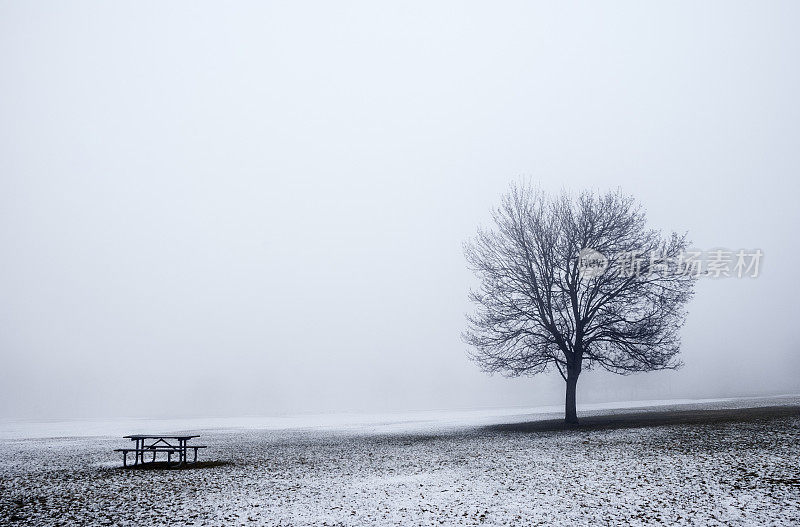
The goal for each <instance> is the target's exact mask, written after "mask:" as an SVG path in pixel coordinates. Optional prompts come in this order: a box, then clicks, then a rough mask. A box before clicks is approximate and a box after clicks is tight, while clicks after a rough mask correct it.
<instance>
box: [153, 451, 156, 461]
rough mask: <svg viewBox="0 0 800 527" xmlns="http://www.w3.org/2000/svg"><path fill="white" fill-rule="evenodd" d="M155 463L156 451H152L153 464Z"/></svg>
mask: <svg viewBox="0 0 800 527" xmlns="http://www.w3.org/2000/svg"><path fill="white" fill-rule="evenodd" d="M155 462H156V451H155V450H153V463H155Z"/></svg>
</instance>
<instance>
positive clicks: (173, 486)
mask: <svg viewBox="0 0 800 527" xmlns="http://www.w3.org/2000/svg"><path fill="white" fill-rule="evenodd" d="M756 407H761V408H762V410H753V411H748V412H745V413H742V412H739V413H735V410H734V409H736V408H756ZM775 407H781V408H778V409H777V410H776V409H775ZM706 409H710V410H714V409H715V410H718V413H717V414H715V415H718V416H719V415H722V416H726V415H727V414H725V413H724V412H733V413H731V414H730V416H728V417H729V418H725V419H717V420H714V421H713V422H708V423H704V424H697V423H692V424H685V423H682V422H681V421H680V420H677V421H675V422H669V420H665V421H664V422H663V423H661V426H649V427H639V428H628V427H624V426H623V427H603V426H600V427H597V428H593V429H583V430H555V429H547V427H546V426H545V427H540V428H541V429H535V428H536V427H534V429H531V428H526V426H523V425H520V426H514V425H512V426H507V427H497V426H492V425H496V424H500V423H512V424H513V423H526V422H531V421H534V422H536V421H541V420H543V419H552V418H554V417H559V415H558V414H557V413H555V412H560V409H558V408H538V409H519V408H517V409H508V410H484V411H473V412H416V413H413V414H394V415H388V416H386V415H384V416H363V415H360V416H359V415H350V416H304V417H287V418H279V419H256V418H252V419H215V420H180V421H165V420H158V421H143V420H124V421H123V420H118V421H99V420H93V421H51V422H46V423H41V422H21V421H13V422H12V421H6V422H3V423H0V524H5V523H11V524H15V525H94V524H96V525H163V524H181V525H187V524H189V525H191V524H195V525H393V524H403V525H442V524H444V525H462V524H463V525H480V524H483V525H536V524H553V523H556V524H568V525H583V524H586V525H589V524H591V525H595V524H618V523H621V522H625V523H634V524H635V523H651V522H664V523H678V524H712V525H713V524H719V525H723V524H725V525H730V524H741V525H754V524H759V525H760V524H770V523H775V524H787V525H791V524H798V523H800V466H799V465H798V463H800V426H799V425H800V397H782V398H759V399H739V400H715V401H702V402H687V401H660V402H651V403H648V404H647V405H643V404H642V403H636V404H616V405H605V406H603V405H598V406H596V407H593V408H586V407H584V412H583V414H582V415H598V414H602V415H607V414H618V415H619V414H625V415H628V414H637V412H638V414H637V415H642V416H644V415H652V412H653V411H654V410H658V411H660V412H662V413H663V411H665V410H666V411H668V412H684V414H686V412H687V410H706ZM720 411H721V412H722V413H720ZM684 414H681V415H684ZM659 415H661V414H659ZM676 415H677V414H676ZM686 415H688V414H686ZM693 415H695V417H696V415H700V414H693ZM634 417H635V416H634ZM142 431H148V432H153V431H160V432H179V431H193V432H198V433H200V434H201V435H202V438H201V440H202V443H203V444H207V445H209V446H210V448H209V449H208V451H207V452H204V453H203V454H202V457H204V458H205V459H206V460H213V461H218V462H220V463H218V464H215V465H213V466H203V467H200V468H194V469H186V470H137V469H134V470H125V469H121V468H119V465H120V459H119V455H118V454H115V453H113V452H112V449H113V448H117V447H121V446H128V445H126V444H125V443H126V442H125V441H124V440H122V439H120V437H119V436H121V435H123V434H124V433H131V432H142Z"/></svg>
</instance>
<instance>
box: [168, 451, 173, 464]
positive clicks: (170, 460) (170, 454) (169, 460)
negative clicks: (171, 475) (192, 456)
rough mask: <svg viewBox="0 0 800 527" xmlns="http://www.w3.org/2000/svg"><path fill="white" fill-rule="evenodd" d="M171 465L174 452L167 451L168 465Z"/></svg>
mask: <svg viewBox="0 0 800 527" xmlns="http://www.w3.org/2000/svg"><path fill="white" fill-rule="evenodd" d="M170 463H172V452H170V451H169V450H167V464H168V465H169V464H170Z"/></svg>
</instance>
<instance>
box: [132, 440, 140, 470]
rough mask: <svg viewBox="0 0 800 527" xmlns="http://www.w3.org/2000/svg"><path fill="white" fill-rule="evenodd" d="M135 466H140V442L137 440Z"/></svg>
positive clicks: (134, 454)
mask: <svg viewBox="0 0 800 527" xmlns="http://www.w3.org/2000/svg"><path fill="white" fill-rule="evenodd" d="M133 464H134V465H138V464H139V440H138V439H137V440H136V450H135V451H134V452H133Z"/></svg>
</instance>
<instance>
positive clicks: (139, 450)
mask: <svg viewBox="0 0 800 527" xmlns="http://www.w3.org/2000/svg"><path fill="white" fill-rule="evenodd" d="M195 437H200V436H198V435H172V436H170V435H158V434H134V435H129V436H124V439H130V440H131V441H134V442H135V446H134V448H115V449H114V452H122V466H124V467H127V466H128V454H129V453H131V452H133V454H134V458H133V459H134V461H133V464H134V465H138V464H139V463H144V462H145V461H144V455H145V454H150V453H152V454H153V458H152V460H151V462H152V463H155V461H156V454H157V453H159V452H164V453H166V454H167V463H172V455H173V454H177V455H178V461H177V463H176V465H177V466H180V465H183V464H184V463H187V462H188V461H187V457H188V456H187V453H188V451H189V450H190V449H191V450H193V451H194V458H193V461H192V462H193V463H197V451H198V450H200V449H201V448H207V447H206V446H205V445H189V444H187V443H188V441H189V440H190V439H194V438H195Z"/></svg>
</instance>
